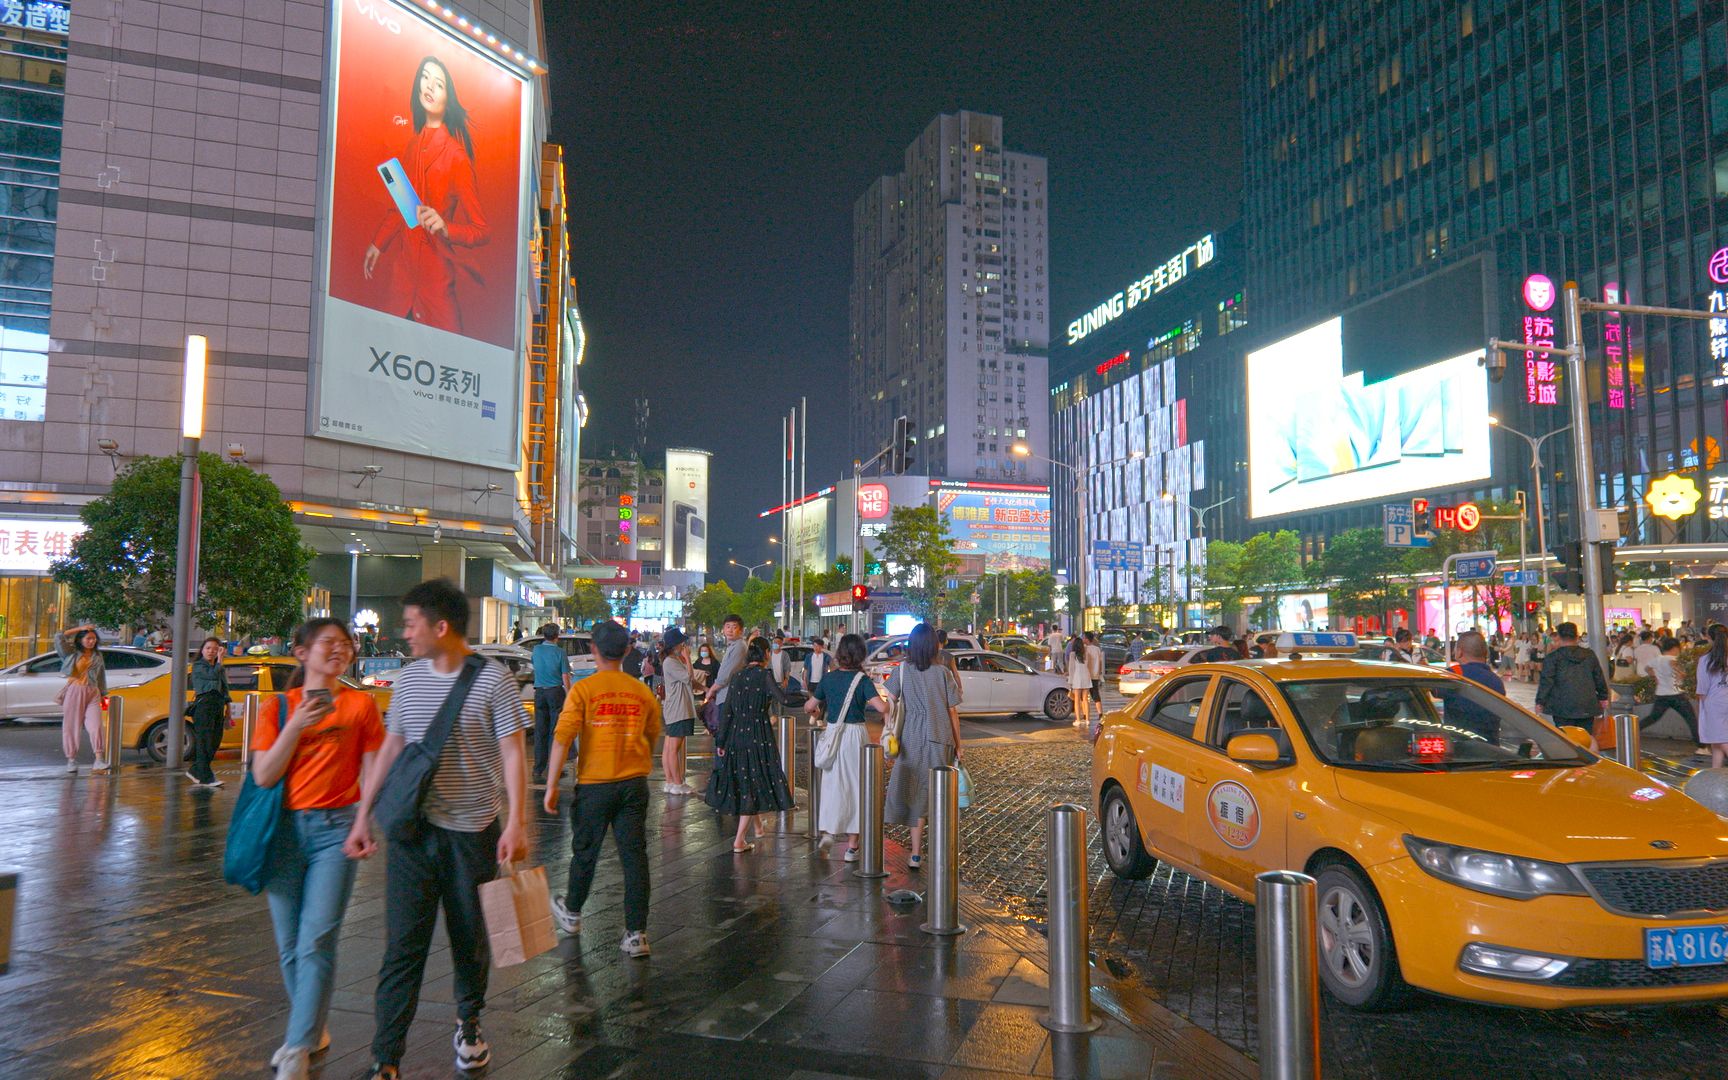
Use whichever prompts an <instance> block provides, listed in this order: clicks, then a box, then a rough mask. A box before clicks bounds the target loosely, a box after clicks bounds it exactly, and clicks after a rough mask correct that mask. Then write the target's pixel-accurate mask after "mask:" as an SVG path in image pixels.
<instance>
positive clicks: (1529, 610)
mask: <svg viewBox="0 0 1728 1080" xmlns="http://www.w3.org/2000/svg"><path fill="white" fill-rule="evenodd" d="M1541 609H1542V605H1541V604H1539V603H1537V602H1536V601H1534V600H1526V601H1524V614H1526V615H1534V614H1536V613H1537V612H1538V611H1540V610H1541Z"/></svg>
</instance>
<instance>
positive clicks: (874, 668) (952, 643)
mask: <svg viewBox="0 0 1728 1080" xmlns="http://www.w3.org/2000/svg"><path fill="white" fill-rule="evenodd" d="M906 641H907V635H905V634H895V635H894V636H893V637H888V638H883V639H882V644H880V645H878V646H876V648H874V649H872V650H871V651H870V652H869V653H868V654H867V655H866V656H865V658H864V670H865V671H867V672H869V673H870V675H871V676H872V677H876V676H877V674H878V673H879V672H883V671H887V670H888V668H889V667H890V666H892V665H893V664H894V663H896V662H898V661H899V660H900V659H902V658H903V657H904V656H905V655H906ZM961 649H969V650H972V651H974V652H983V651H986V650H985V649H984V643H983V642H981V641H980V640H978V636H977V635H976V634H963V633H958V632H956V631H952V630H950V631H949V632H948V651H949V652H959V651H960V650H961Z"/></svg>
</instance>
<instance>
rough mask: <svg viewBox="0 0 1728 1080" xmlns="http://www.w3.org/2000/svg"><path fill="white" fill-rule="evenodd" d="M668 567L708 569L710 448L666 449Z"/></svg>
mask: <svg viewBox="0 0 1728 1080" xmlns="http://www.w3.org/2000/svg"><path fill="white" fill-rule="evenodd" d="M664 513H665V521H666V550H665V566H666V569H668V570H689V571H692V572H694V573H698V574H706V573H707V572H708V452H707V451H705V450H668V451H666V508H665V512H664Z"/></svg>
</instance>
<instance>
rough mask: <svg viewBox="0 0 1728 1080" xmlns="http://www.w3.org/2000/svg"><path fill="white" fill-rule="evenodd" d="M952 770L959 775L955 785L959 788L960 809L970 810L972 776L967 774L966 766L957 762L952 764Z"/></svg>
mask: <svg viewBox="0 0 1728 1080" xmlns="http://www.w3.org/2000/svg"><path fill="white" fill-rule="evenodd" d="M954 769H955V771H956V772H958V773H959V774H960V778H959V783H958V785H957V786H958V787H959V788H960V809H962V810H970V809H971V808H972V774H971V773H969V772H967V771H966V766H964V765H962V764H960V763H959V762H958V761H956V762H955V763H954Z"/></svg>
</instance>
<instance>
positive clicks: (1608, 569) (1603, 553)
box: [1554, 540, 1619, 596]
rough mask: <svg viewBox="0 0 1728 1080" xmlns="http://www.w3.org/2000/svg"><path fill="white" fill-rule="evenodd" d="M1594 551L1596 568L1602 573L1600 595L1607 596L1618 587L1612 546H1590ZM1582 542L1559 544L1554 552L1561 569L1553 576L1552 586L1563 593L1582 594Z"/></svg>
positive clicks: (1574, 541)
mask: <svg viewBox="0 0 1728 1080" xmlns="http://www.w3.org/2000/svg"><path fill="white" fill-rule="evenodd" d="M1592 546H1593V547H1594V548H1595V549H1596V551H1595V554H1596V566H1597V569H1599V570H1600V571H1601V572H1602V595H1604V596H1607V595H1608V594H1610V593H1612V592H1613V591H1614V590H1615V589H1616V588H1617V587H1618V585H1619V580H1618V578H1617V577H1616V575H1615V573H1614V545H1613V544H1595V545H1592ZM1584 547H1585V545H1584V541H1582V540H1573V541H1571V542H1570V543H1566V544H1561V545H1560V550H1559V551H1558V552H1556V554H1557V555H1559V557H1560V565H1561V569H1560V571H1559V572H1558V573H1556V574H1555V575H1554V584H1555V585H1556V586H1557V587H1558V588H1560V589H1561V591H1563V592H1569V593H1578V594H1580V595H1582V594H1583V592H1584Z"/></svg>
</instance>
